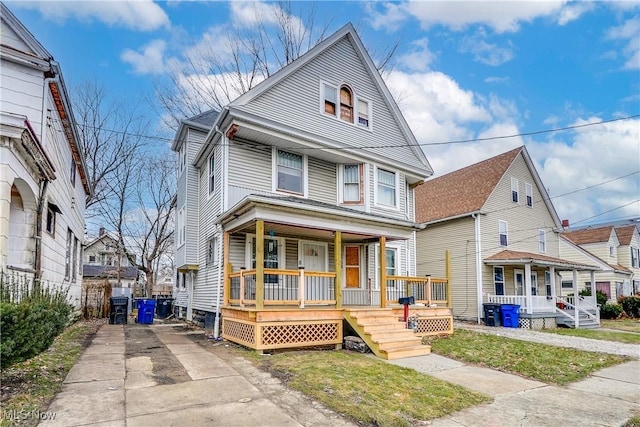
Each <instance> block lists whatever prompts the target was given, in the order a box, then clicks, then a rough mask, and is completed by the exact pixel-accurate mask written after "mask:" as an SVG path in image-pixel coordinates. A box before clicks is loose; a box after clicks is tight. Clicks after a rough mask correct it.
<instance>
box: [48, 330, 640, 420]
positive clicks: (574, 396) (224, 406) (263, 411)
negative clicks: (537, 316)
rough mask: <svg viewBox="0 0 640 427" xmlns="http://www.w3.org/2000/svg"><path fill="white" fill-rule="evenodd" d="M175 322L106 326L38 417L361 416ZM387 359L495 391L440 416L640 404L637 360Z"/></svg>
mask: <svg viewBox="0 0 640 427" xmlns="http://www.w3.org/2000/svg"><path fill="white" fill-rule="evenodd" d="M176 326H178V325H176V324H162V323H159V322H158V323H155V324H153V325H126V326H122V325H104V326H102V327H101V328H100V330H99V331H98V333H97V334H96V336H95V337H94V339H93V341H92V343H91V345H90V346H89V347H88V348H87V349H86V350H85V351H84V353H83V354H82V355H81V357H80V359H79V360H78V362H77V363H76V364H75V365H74V367H73V368H72V369H71V371H70V372H69V374H68V375H67V378H66V379H65V381H64V385H63V389H62V391H61V392H60V393H58V394H57V395H56V397H55V398H54V400H53V402H52V403H51V405H50V406H49V408H48V409H47V411H48V412H53V413H55V414H56V417H55V419H53V420H47V421H43V422H42V423H41V424H40V425H41V426H104V427H111V426H113V427H118V426H123V427H124V426H127V427H132V426H157V425H163V426H183V425H192V426H196V427H198V426H225V427H226V426H239V427H240V426H265V427H266V426H274V427H275V426H282V427H287V426H308V427H319V426H332V427H333V426H344V427H347V426H354V425H353V424H351V423H349V422H348V421H345V420H344V419H343V418H342V417H340V416H339V415H338V414H335V413H333V412H331V411H329V410H327V409H326V408H323V407H321V406H320V405H318V404H317V403H316V402H313V401H312V400H310V399H308V398H305V397H304V396H301V395H300V394H299V393H297V392H294V391H291V390H289V389H287V388H286V387H285V386H283V385H282V384H281V382H280V381H279V380H278V379H276V378H272V377H271V376H270V375H269V374H268V373H264V372H262V371H260V370H258V369H257V368H254V367H253V366H252V365H251V364H250V363H249V362H247V361H245V360H244V359H241V358H239V359H238V360H229V361H225V360H223V359H221V358H220V357H218V356H217V355H216V354H213V352H212V351H211V348H205V347H206V346H201V345H200V344H198V343H196V342H194V341H193V340H192V339H190V338H189V335H190V334H194V333H196V334H202V333H203V332H202V331H197V332H189V331H186V330H184V329H182V328H179V327H178V328H176ZM125 328H127V330H126V336H127V338H126V345H125ZM493 329H496V328H493ZM221 345H224V344H221ZM389 363H393V364H395V365H399V366H404V367H407V368H411V369H415V370H416V371H418V372H422V373H425V374H428V375H430V376H433V377H436V378H440V379H442V380H445V381H448V382H451V383H455V384H459V385H461V386H463V387H466V388H468V389H471V390H475V391H479V392H481V393H485V394H487V395H489V396H492V397H493V398H494V401H493V402H492V403H489V404H484V405H478V406H475V407H472V408H468V409H466V410H463V411H460V412H458V413H455V414H452V415H450V416H448V417H444V418H440V419H436V420H432V421H431V422H430V423H429V425H432V426H488V425H492V426H515V425H519V426H554V427H555V426H575V425H598V426H602V425H604V426H616V425H621V424H622V423H623V422H625V421H626V420H627V419H629V418H630V417H631V416H633V411H640V361H639V360H634V361H632V362H628V363H625V364H622V365H618V366H614V367H611V368H607V369H603V370H601V371H599V372H597V373H595V374H594V375H592V376H591V377H589V378H587V379H585V380H582V381H579V382H576V383H572V384H569V385H567V386H562V387H561V386H552V385H547V384H544V383H541V382H537V381H533V380H529V379H525V378H522V377H519V376H516V375H511V374H506V373H503V372H499V371H495V370H492V369H488V368H481V367H477V366H470V365H465V364H464V363H461V362H457V361H454V360H451V359H447V358H445V357H442V356H438V355H435V354H431V355H428V356H420V357H413V358H407V359H399V360H394V361H390V362H389Z"/></svg>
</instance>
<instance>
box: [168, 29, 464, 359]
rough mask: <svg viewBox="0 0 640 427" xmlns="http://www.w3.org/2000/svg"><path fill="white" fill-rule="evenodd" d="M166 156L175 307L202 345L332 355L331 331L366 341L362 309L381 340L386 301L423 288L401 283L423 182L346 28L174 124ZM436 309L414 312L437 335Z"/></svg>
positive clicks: (385, 93) (405, 130)
mask: <svg viewBox="0 0 640 427" xmlns="http://www.w3.org/2000/svg"><path fill="white" fill-rule="evenodd" d="M173 149H174V150H175V151H176V152H177V153H178V156H179V177H178V193H177V229H176V266H177V270H178V291H177V292H176V306H177V307H178V310H179V311H180V312H181V313H183V314H184V315H186V317H187V318H188V319H193V320H194V321H199V322H202V323H204V324H205V326H207V327H208V326H209V325H211V326H212V327H213V328H214V333H215V334H217V332H218V328H220V326H219V325H220V323H219V320H220V318H221V317H222V320H223V323H222V328H221V330H222V335H223V337H224V338H226V339H228V340H231V341H235V342H238V343H241V344H244V345H247V346H249V347H252V348H257V349H267V348H279V347H295V346H309V345H320V344H336V345H340V344H341V342H342V336H343V318H344V319H345V321H346V322H348V324H349V325H351V327H352V328H353V329H355V330H356V332H358V333H359V334H360V335H361V336H362V335H366V334H365V332H364V331H363V329H362V328H363V326H362V323H365V322H364V321H362V317H363V316H365V313H367V310H362V308H370V307H372V306H373V307H377V308H378V311H379V313H380V314H381V315H385V316H387V317H388V319H392V323H393V325H391V327H393V328H395V327H396V325H397V324H398V323H399V322H398V320H397V319H398V310H399V312H400V313H401V312H402V310H403V307H402V306H401V305H398V298H400V297H404V296H407V295H408V293H407V288H408V287H409V286H414V287H419V286H422V287H424V286H425V283H426V282H427V281H426V280H425V279H424V278H423V279H420V282H419V283H418V282H416V283H413V282H411V279H412V278H414V279H415V277H413V275H414V274H415V232H416V230H417V227H416V224H415V222H414V219H415V218H414V190H413V188H414V186H415V185H417V184H419V183H421V182H423V181H424V179H425V178H427V177H429V176H430V175H431V174H432V169H431V166H430V165H429V162H428V161H427V159H426V157H425V155H424V153H423V151H422V150H421V149H420V147H419V146H418V144H417V143H416V140H415V137H414V135H413V134H412V132H411V130H410V129H409V126H408V125H407V123H406V121H405V120H404V118H403V116H402V114H401V113H400V111H399V109H398V107H397V105H396V103H395V101H394V100H393V98H392V96H391V94H390V93H389V90H388V89H387V87H386V85H385V83H384V81H383V80H382V78H381V76H380V75H379V73H378V71H377V70H376V68H375V66H374V64H373V62H372V60H371V58H370V57H369V55H368V54H367V51H366V49H365V48H364V46H363V44H362V42H361V40H360V38H359V37H358V35H357V34H356V32H355V30H354V28H353V26H352V25H351V24H348V25H346V26H344V27H343V28H341V29H340V30H338V31H337V32H336V33H334V34H333V35H331V36H330V37H328V38H327V39H325V40H324V41H322V42H321V43H319V44H318V45H316V46H315V47H314V48H312V49H311V50H310V51H308V52H307V53H306V54H305V55H303V56H301V57H300V58H298V59H297V60H295V61H294V62H293V63H291V64H289V65H287V66H286V67H284V68H283V69H281V70H280V71H278V72H277V73H275V74H274V75H272V76H271V77H269V78H268V79H266V80H265V81H263V82H262V83H260V84H259V85H257V86H256V87H254V88H253V89H251V90H250V91H248V92H247V93H245V94H243V95H241V96H240V97H238V98H237V99H236V100H234V101H233V102H231V103H230V104H229V105H227V106H226V107H225V108H223V109H222V111H221V112H220V113H219V114H216V113H214V112H210V113H208V114H205V115H202V116H197V117H194V118H192V119H190V120H188V121H185V122H183V124H182V126H181V128H180V129H179V131H178V133H177V135H176V139H175V142H174V144H173ZM430 285H433V286H444V285H446V283H444V282H440V283H438V284H437V285H436V284H433V283H430ZM445 287H446V286H445ZM439 295H444V292H441V293H440V294H439ZM443 298H444V297H443ZM418 299H419V298H418ZM418 299H417V300H418ZM430 303H431V304H430V305H434V304H436V303H435V302H433V301H430ZM440 303H441V307H442V308H443V310H444V311H440V312H438V311H437V310H436V309H435V308H429V307H427V305H426V304H422V306H421V307H422V309H423V310H425V313H426V312H428V311H429V310H431V311H430V313H431V314H433V316H432V317H437V315H438V314H441V317H440V318H439V319H437V321H440V322H441V323H440V324H438V325H436V324H435V323H433V325H435V326H430V327H431V330H432V331H433V330H436V329H438V328H439V327H440V328H442V330H444V331H449V330H450V329H451V322H450V320H451V319H450V316H449V317H447V315H448V314H449V311H448V309H447V308H446V303H447V301H446V300H443V301H440ZM351 308H353V310H351ZM356 308H361V310H360V312H357V310H356ZM394 310H396V311H394ZM414 310H419V308H418V307H416V308H415V309H414ZM368 312H371V310H369V311H368ZM221 315H222V316H221ZM358 316H360V320H361V321H360V322H358V321H356V320H355V319H356V317H358ZM427 317H428V316H425V319H423V320H424V322H423V323H424V324H425V325H426V324H427V320H426V319H427ZM442 319H444V321H442ZM378 320H379V319H378ZM434 322H435V321H434ZM425 327H426V326H425ZM400 329H401V330H400V331H399V332H398V333H399V334H400V335H402V334H403V333H404V332H406V328H405V327H404V324H400ZM409 332H412V331H409ZM363 339H364V340H365V341H366V342H367V344H369V345H370V347H372V350H373V351H374V352H375V353H376V354H378V355H381V356H383V357H401V356H399V354H404V355H406V354H409V351H408V350H407V351H405V352H404V353H401V352H396V353H395V355H393V356H392V355H391V353H392V351H393V350H396V349H398V348H403V346H404V348H405V350H406V349H407V348H408V346H411V345H413V346H415V347H420V345H419V339H418V338H415V337H413V334H412V337H411V339H404V338H397V339H391V338H388V337H387V338H385V339H386V340H387V341H385V342H382V341H383V339H382V338H380V339H377V338H376V337H375V336H372V335H371V334H369V335H366V336H363ZM416 339H417V340H418V344H417V345H416ZM425 347H428V346H421V348H420V349H418V350H419V351H424V348H425ZM413 350H415V349H413ZM418 350H416V351H418ZM416 354H418V353H416Z"/></svg>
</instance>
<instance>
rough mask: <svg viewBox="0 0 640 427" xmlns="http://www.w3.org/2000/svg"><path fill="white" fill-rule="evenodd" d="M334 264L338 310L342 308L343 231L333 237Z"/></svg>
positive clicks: (337, 231) (337, 232)
mask: <svg viewBox="0 0 640 427" xmlns="http://www.w3.org/2000/svg"><path fill="white" fill-rule="evenodd" d="M333 264H334V269H335V270H336V280H335V283H334V284H333V286H334V288H335V289H334V292H335V296H336V308H340V307H342V231H339V230H336V232H335V235H334V236H333Z"/></svg>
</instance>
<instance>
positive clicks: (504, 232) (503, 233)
mask: <svg viewBox="0 0 640 427" xmlns="http://www.w3.org/2000/svg"><path fill="white" fill-rule="evenodd" d="M498 234H499V236H500V246H508V245H509V224H508V223H507V221H502V220H500V221H498Z"/></svg>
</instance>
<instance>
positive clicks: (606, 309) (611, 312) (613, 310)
mask: <svg viewBox="0 0 640 427" xmlns="http://www.w3.org/2000/svg"><path fill="white" fill-rule="evenodd" d="M621 314H622V306H621V305H620V304H603V305H601V306H600V317H601V318H602V319H617V318H618V317H620V315H621Z"/></svg>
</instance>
